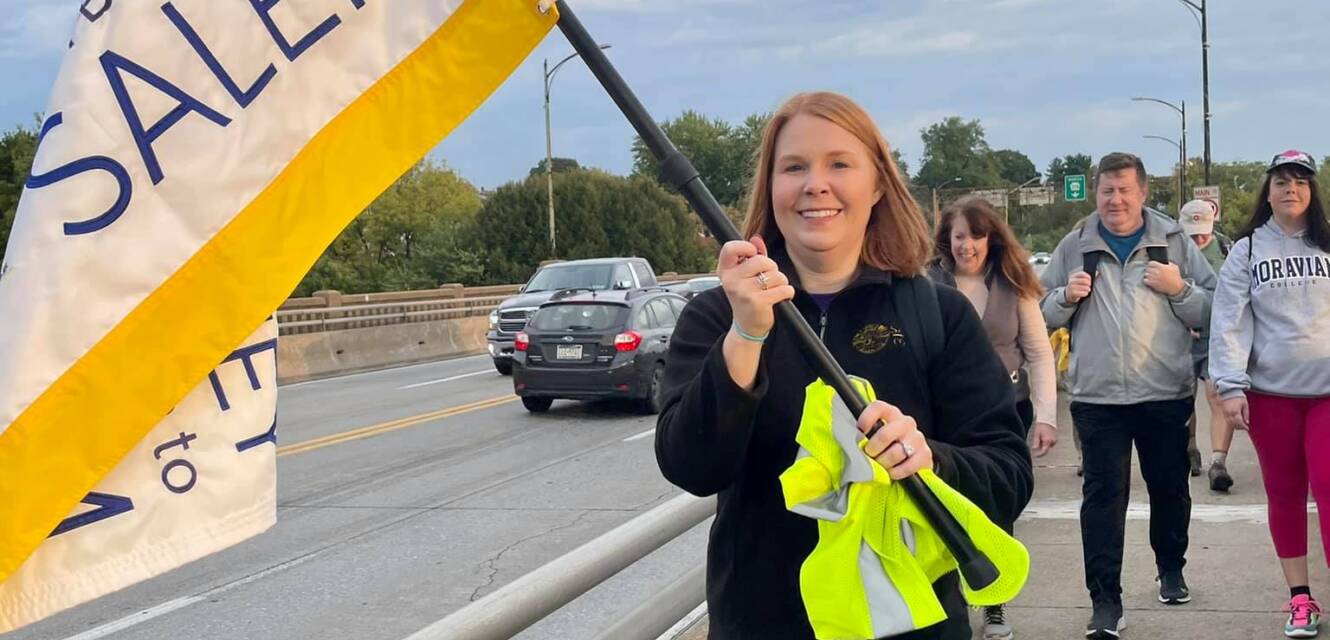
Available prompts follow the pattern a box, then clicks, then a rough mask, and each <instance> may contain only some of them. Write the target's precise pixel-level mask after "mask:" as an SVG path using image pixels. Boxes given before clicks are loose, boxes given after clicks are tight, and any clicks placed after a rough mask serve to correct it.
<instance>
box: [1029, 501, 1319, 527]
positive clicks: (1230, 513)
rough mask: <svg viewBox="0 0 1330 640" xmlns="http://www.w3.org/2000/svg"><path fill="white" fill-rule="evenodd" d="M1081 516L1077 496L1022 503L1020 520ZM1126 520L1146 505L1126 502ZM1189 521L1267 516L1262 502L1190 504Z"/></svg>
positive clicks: (1145, 515)
mask: <svg viewBox="0 0 1330 640" xmlns="http://www.w3.org/2000/svg"><path fill="white" fill-rule="evenodd" d="M1307 510H1308V511H1310V512H1315V511H1316V505H1312V504H1309V505H1307ZM1080 517H1081V501H1080V500H1036V501H1034V502H1031V503H1030V504H1029V506H1027V507H1025V511H1023V512H1022V513H1021V519H1022V520H1079V519H1080ZM1127 519H1128V520H1149V519H1150V505H1149V503H1145V502H1132V503H1129V504H1128V505H1127ZM1191 519H1192V521H1193V522H1206V523H1224V522H1250V523H1252V524H1265V523H1266V522H1267V520H1268V518H1267V515H1266V510H1265V505H1263V504H1232V505H1230V504H1192V505H1191Z"/></svg>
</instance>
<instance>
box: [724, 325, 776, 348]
mask: <svg viewBox="0 0 1330 640" xmlns="http://www.w3.org/2000/svg"><path fill="white" fill-rule="evenodd" d="M730 326H731V327H732V328H733V329H734V332H735V333H737V334H739V337H740V338H743V339H744V340H747V341H749V342H756V343H758V344H762V343H763V342H766V341H767V336H755V335H753V334H751V333H745V332H744V330H743V329H741V328H739V323H738V322H733V323H730ZM767 335H770V333H768V334H767Z"/></svg>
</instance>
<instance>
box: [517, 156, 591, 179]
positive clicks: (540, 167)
mask: <svg viewBox="0 0 1330 640" xmlns="http://www.w3.org/2000/svg"><path fill="white" fill-rule="evenodd" d="M581 168H582V165H580V164H578V163H577V161H576V160H574V159H572V158H555V159H554V170H553V171H552V173H563V172H565V171H577V170H578V169H581ZM527 175H528V176H543V175H545V159H544V158H541V159H540V162H537V163H536V166H534V167H531V172H530V173H528V174H527Z"/></svg>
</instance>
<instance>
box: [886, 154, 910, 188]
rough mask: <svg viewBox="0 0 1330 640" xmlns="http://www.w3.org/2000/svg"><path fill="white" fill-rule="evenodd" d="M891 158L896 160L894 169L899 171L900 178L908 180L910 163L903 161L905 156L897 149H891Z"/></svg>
mask: <svg viewBox="0 0 1330 640" xmlns="http://www.w3.org/2000/svg"><path fill="white" fill-rule="evenodd" d="M891 159H892V160H895V161H896V170H897V171H899V172H900V174H901V179H902V180H904V181H906V182H909V181H910V163H908V162H906V161H905V156H903V155H901V152H900V150H899V149H892V150H891Z"/></svg>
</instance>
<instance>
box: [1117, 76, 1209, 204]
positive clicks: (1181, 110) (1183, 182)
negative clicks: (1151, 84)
mask: <svg viewBox="0 0 1330 640" xmlns="http://www.w3.org/2000/svg"><path fill="white" fill-rule="evenodd" d="M1132 100H1134V101H1136V102H1157V103H1159V104H1162V105H1164V106H1166V107H1168V108H1170V109H1172V110H1174V111H1176V112H1178V115H1179V116H1181V117H1182V164H1181V165H1180V166H1179V167H1178V171H1179V172H1180V173H1181V175H1180V176H1179V177H1180V181H1179V183H1180V184H1181V185H1183V188H1184V189H1185V188H1186V185H1187V101H1186V100H1183V101H1182V106H1180V107H1179V106H1178V105H1175V104H1173V103H1172V102H1169V101H1167V100H1160V99H1159V98H1142V97H1139V96H1138V97H1135V98H1132ZM1170 142H1171V140H1170ZM1206 167H1207V168H1206V174H1205V183H1206V184H1210V171H1209V161H1207V162H1206Z"/></svg>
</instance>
